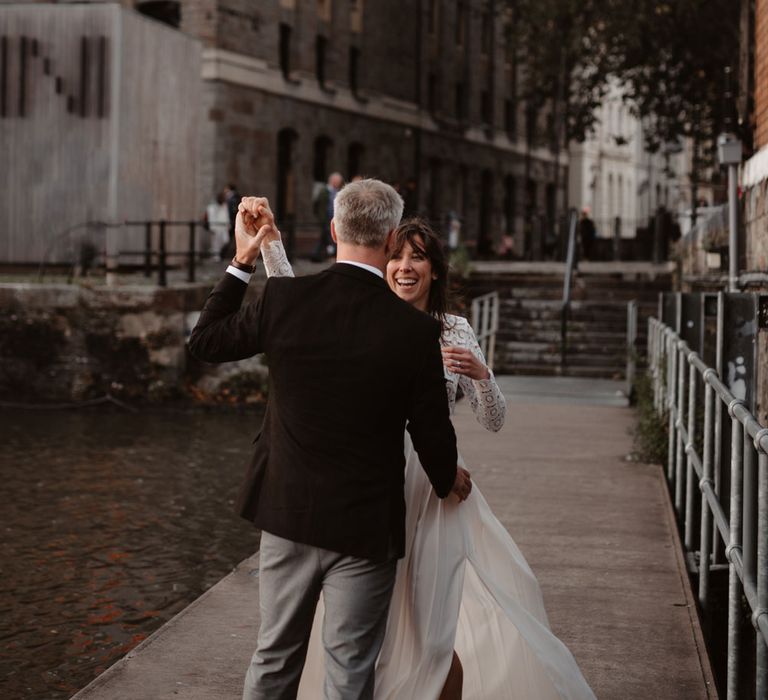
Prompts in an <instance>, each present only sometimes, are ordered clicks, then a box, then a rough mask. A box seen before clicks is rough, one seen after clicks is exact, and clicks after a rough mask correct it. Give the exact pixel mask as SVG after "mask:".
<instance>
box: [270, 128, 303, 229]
mask: <svg viewBox="0 0 768 700" xmlns="http://www.w3.org/2000/svg"><path fill="white" fill-rule="evenodd" d="M297 139H298V134H297V133H296V132H295V131H294V130H293V129H281V130H280V131H279V132H278V133H277V202H276V206H275V215H276V217H277V220H278V221H280V222H285V221H288V220H290V219H293V218H294V216H295V214H296V194H295V189H294V188H295V168H294V162H293V161H294V153H295V150H296V140H297Z"/></svg>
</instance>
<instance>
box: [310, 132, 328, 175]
mask: <svg viewBox="0 0 768 700" xmlns="http://www.w3.org/2000/svg"><path fill="white" fill-rule="evenodd" d="M332 148H333V141H331V139H329V138H328V137H327V136H318V137H317V138H316V139H315V148H314V151H315V152H314V156H315V157H314V159H313V161H312V178H313V180H314V181H315V182H325V180H326V178H327V177H328V175H329V174H330V172H331V170H330V167H329V165H328V155H329V154H330V152H331V149H332Z"/></svg>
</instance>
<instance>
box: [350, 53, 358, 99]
mask: <svg viewBox="0 0 768 700" xmlns="http://www.w3.org/2000/svg"><path fill="white" fill-rule="evenodd" d="M349 89H350V90H351V91H352V94H353V95H357V94H358V92H359V91H360V49H359V48H358V47H357V46H350V47H349Z"/></svg>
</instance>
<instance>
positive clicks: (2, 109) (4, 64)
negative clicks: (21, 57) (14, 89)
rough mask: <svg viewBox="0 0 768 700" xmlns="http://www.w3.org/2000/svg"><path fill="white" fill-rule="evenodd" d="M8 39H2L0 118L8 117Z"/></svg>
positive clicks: (4, 37) (0, 42)
mask: <svg viewBox="0 0 768 700" xmlns="http://www.w3.org/2000/svg"><path fill="white" fill-rule="evenodd" d="M7 95H8V37H7V36H3V37H0V117H7V116H9V115H8V97H7Z"/></svg>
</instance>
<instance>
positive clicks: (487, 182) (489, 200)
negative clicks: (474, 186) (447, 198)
mask: <svg viewBox="0 0 768 700" xmlns="http://www.w3.org/2000/svg"><path fill="white" fill-rule="evenodd" d="M493 207H494V197H493V173H492V172H491V171H490V170H483V172H482V175H481V176H480V212H479V214H480V221H479V224H480V230H479V231H478V236H477V254H478V255H481V256H489V255H491V254H492V253H493V230H492V221H493V219H492V216H491V215H492V213H493Z"/></svg>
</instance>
